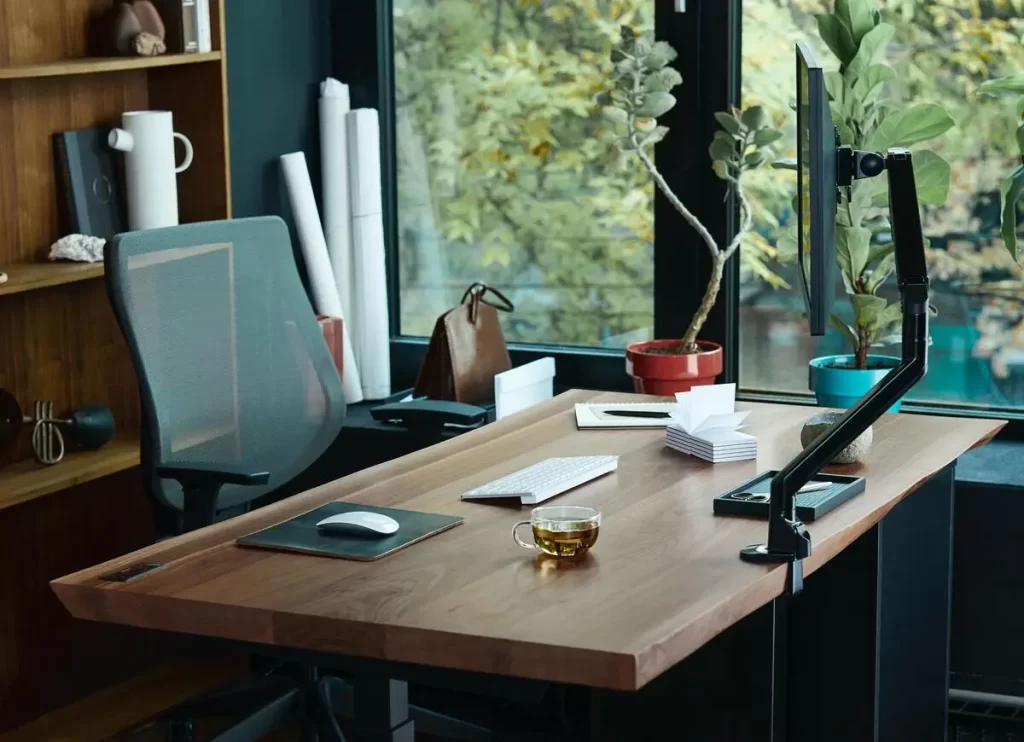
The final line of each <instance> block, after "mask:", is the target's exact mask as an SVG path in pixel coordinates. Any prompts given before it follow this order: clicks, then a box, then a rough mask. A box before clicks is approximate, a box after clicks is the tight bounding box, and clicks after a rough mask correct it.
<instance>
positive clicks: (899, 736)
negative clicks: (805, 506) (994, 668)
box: [53, 391, 1002, 742]
mask: <svg viewBox="0 0 1024 742" xmlns="http://www.w3.org/2000/svg"><path fill="white" fill-rule="evenodd" d="M623 398H624V396H623V395H610V394H599V393H593V392H579V391H576V392H570V393H567V394H563V395H561V396H559V397H557V398H555V399H554V400H551V401H550V402H548V403H545V404H543V405H540V406H538V407H535V408H532V409H530V410H527V411H526V412H523V413H520V414H518V415H515V416H513V417H511V418H507V419H505V420H503V421H500V422H498V423H495V424H492V425H489V426H487V427H485V428H483V429H481V430H478V431H475V432H472V433H469V434H467V435H463V436H460V437H458V438H456V439H453V440H449V441H446V442H444V443H442V444H439V445H437V446H434V447H431V448H428V449H425V450H423V451H420V452H417V453H415V454H411V455H409V456H406V457H404V458H401V459H397V460H395V461H392V462H390V463H387V464H384V465H381V466H378V467H375V468H373V469H368V470H366V471H363V472H359V473H357V474H354V475H352V476H349V477H346V478H344V479H340V480H338V481H336V482H332V483H330V484H327V485H325V486H323V487H320V488H318V489H315V490H311V491H309V492H305V493H303V494H301V495H298V496H295V497H292V498H290V499H288V500H286V501H283V502H281V503H279V504H277V505H274V506H271V507H267V508H264V509H261V510H258V511H256V512H253V513H250V514H248V515H245V516H242V517H239V518H235V519H233V520H231V521H228V522H225V523H221V524H218V525H215V526H212V527H209V528H206V529H203V530H201V531H198V532H194V533H191V534H187V535H185V536H182V537H179V538H176V539H173V540H170V541H165V542H162V543H159V544H156V545H154V546H152V547H149V548H147V549H143V550H141V551H138V552H135V553H134V554H130V555H128V556H126V557H124V558H122V559H118V560H114V561H111V562H108V563H106V564H103V565H100V566H97V567H94V568H92V569H88V570H85V571H82V572H79V573H77V574H74V575H71V576H68V577H64V578H62V579H59V580H56V581H54V582H53V588H54V590H55V591H56V592H57V594H58V596H59V597H60V599H61V600H62V601H63V603H64V605H65V606H66V607H67V608H68V610H69V611H70V612H71V613H72V614H73V615H75V616H76V617H79V618H84V619H91V620H95V621H106V622H113V623H121V624H129V625H132V626H140V627H146V628H152V629H158V630H164V631H169V632H185V633H190V634H199V635H204V636H207V637H214V638H216V639H217V640H219V641H222V642H224V643H225V644H239V645H244V646H249V647H251V648H253V650H254V651H259V652H260V653H264V654H275V653H280V654H282V655H289V656H306V657H308V658H312V659H315V660H316V661H317V663H318V664H321V665H327V666H329V665H330V664H331V663H332V662H336V663H337V665H338V666H340V667H346V666H352V665H351V664H350V665H346V663H354V666H357V667H359V668H361V669H360V670H359V673H365V672H369V673H370V675H371V676H372V675H373V674H374V673H376V674H378V675H377V677H378V678H380V677H390V678H397V679H398V681H401V680H404V679H406V678H413V679H414V680H415V679H416V678H417V677H422V676H423V674H424V672H437V670H431V668H447V669H448V670H449V671H451V670H455V671H459V673H457V674H461V673H468V674H469V675H467V676H466V677H469V678H470V679H472V678H473V677H479V676H476V675H473V674H475V673H484V674H487V675H492V676H493V675H498V676H512V677H518V678H525V679H530V680H533V681H547V682H552V683H558V684H565V685H568V686H569V687H571V688H574V690H573V691H572V692H573V693H574V694H578V693H581V691H580V690H579V687H580V686H583V687H589V688H592V689H594V690H593V693H592V694H591V704H592V711H591V713H590V716H589V718H590V722H589V724H588V726H589V727H590V729H589V733H590V735H591V737H593V738H600V739H607V740H615V741H616V742H630V741H631V740H640V739H659V740H660V739H666V740H667V739H672V740H690V739H693V740H700V742H705V741H706V742H720V741H724V740H736V741H738V742H748V741H750V740H754V741H756V740H762V739H768V737H769V732H768V729H769V721H768V709H769V702H770V697H771V684H770V682H769V678H770V670H771V663H772V656H771V647H772V633H771V632H772V625H771V606H770V604H771V602H772V600H773V599H775V598H776V597H778V596H779V595H780V594H781V593H782V591H783V585H784V576H785V569H783V568H781V567H768V566H759V565H751V564H747V563H745V562H742V561H740V559H739V558H738V556H737V554H738V551H739V549H740V547H742V546H744V545H746V544H749V543H753V542H758V541H762V540H763V539H764V537H765V533H766V528H765V524H764V522H762V521H756V520H744V519H737V518H723V517H714V516H713V515H712V510H711V508H712V504H711V500H712V497H713V496H714V495H715V494H717V493H720V492H723V491H725V490H727V489H729V488H731V487H733V486H735V485H736V484H738V483H739V482H741V481H742V480H744V479H746V478H748V477H750V476H752V475H754V474H755V473H756V472H758V471H761V470H765V469H768V468H777V467H780V466H781V465H783V464H784V463H786V462H787V461H788V460H789V459H790V458H791V457H792V456H793V455H794V454H795V453H797V451H798V449H799V432H800V427H801V424H802V423H803V421H804V420H805V419H806V418H807V417H808V415H809V414H810V412H811V411H810V410H808V409H807V408H801V407H793V406H778V405H762V404H751V405H745V406H743V407H744V408H746V409H750V410H751V416H750V418H749V421H750V430H751V432H753V433H754V434H756V436H757V439H758V445H759V457H758V460H757V462H756V464H755V463H754V462H743V463H730V464H719V465H716V466H712V465H710V464H706V463H703V462H700V461H698V460H696V459H692V458H689V457H686V456H683V455H682V454H678V453H675V452H673V451H671V450H668V449H666V448H664V446H663V436H664V433H663V431H661V430H648V431H644V430H639V431H638V430H633V431H577V430H576V429H575V423H574V417H573V413H572V407H573V403H574V402H583V401H612V400H622V399H623ZM626 398H628V397H626ZM1001 426H1002V423H1001V422H999V421H990V420H963V419H950V418H938V417H921V416H910V415H886V416H885V417H884V418H883V419H882V420H880V421H879V422H878V423H877V424H876V425H875V442H874V446H873V448H872V451H871V454H870V457H869V459H868V461H867V462H866V463H865V464H864V465H862V466H860V467H855V468H851V467H847V468H845V469H844V471H851V470H852V471H857V472H858V473H860V474H863V475H864V476H866V477H867V481H868V485H867V491H866V492H865V493H864V494H862V495H859V496H858V497H856V498H854V499H853V500H851V501H850V502H848V503H847V504H845V505H843V506H842V507H840V508H838V509H837V510H835V511H833V512H832V513H831V514H829V515H828V516H826V517H824V518H822V519H821V520H819V521H817V522H815V523H813V524H811V525H810V532H811V534H812V537H813V543H814V554H813V555H812V556H811V557H810V559H808V560H807V561H806V563H805V574H806V575H807V582H806V586H805V590H804V592H803V593H802V594H801V595H799V596H798V597H797V598H795V599H794V601H793V603H792V606H791V616H792V618H791V620H792V625H793V629H794V636H795V637H796V639H795V643H796V644H797V646H796V647H794V651H793V652H791V653H790V660H791V668H790V675H791V677H792V683H791V686H790V687H791V696H790V697H791V706H790V708H791V709H792V710H791V717H792V722H791V723H792V730H793V733H792V735H791V737H792V739H799V740H808V741H810V740H813V741H814V742H836V741H838V740H850V742H865V740H871V739H878V740H884V741H885V742H897V741H898V742H912V741H914V740H922V742H936V740H942V739H944V738H945V709H946V688H947V677H948V668H947V666H948V660H947V654H948V650H947V647H948V629H949V600H950V558H951V533H952V521H951V515H952V498H953V467H954V466H955V461H956V458H957V457H958V456H959V455H960V454H962V453H963V452H965V451H967V450H968V449H970V448H972V447H974V446H976V445H979V444H981V443H983V442H985V441H987V440H988V439H990V438H991V437H992V436H993V435H994V434H995V433H996V432H997V431H998V430H999V428H1000V427H1001ZM578 454H618V455H619V456H620V457H621V458H620V460H619V469H618V472H617V473H616V474H613V475H610V476H608V477H604V478H602V479H600V480H598V481H596V482H592V483H590V484H588V485H586V486H584V487H582V488H580V489H578V490H575V491H573V492H570V493H567V494H565V495H562V496H561V497H559V498H558V500H557V502H558V503H560V504H569V503H572V504H583V505H590V506H593V507H596V508H599V509H600V510H601V511H602V513H603V514H604V519H603V524H602V528H601V534H600V538H599V540H598V543H597V546H596V547H595V549H594V551H593V553H592V554H591V555H590V557H589V558H588V559H587V560H586V561H584V562H582V563H578V564H566V565H562V564H558V563H554V562H550V561H535V560H534V559H533V558H532V557H531V555H530V554H529V553H528V552H526V551H525V550H523V549H521V548H519V547H517V546H516V545H515V544H514V543H513V541H512V536H511V528H512V524H513V523H515V522H516V521H517V520H520V519H521V518H524V517H527V513H528V509H527V508H523V509H519V508H514V507H513V508H508V507H501V506H497V505H494V504H488V503H480V502H463V501H461V500H460V499H459V494H460V493H461V492H464V491H465V490H468V489H470V488H471V487H473V486H475V485H478V484H481V483H483V482H486V481H488V480H491V479H494V478H496V477H498V476H501V475H503V474H506V473H508V472H511V471H513V470H516V469H519V468H521V467H523V466H526V465H528V464H532V463H534V462H536V461H538V460H541V459H544V458H547V457H550V456H570V455H578ZM338 499H347V500H352V501H355V502H365V503H371V504H375V505H384V506H391V507H404V508H410V509H418V510H426V511H433V512H440V513H450V514H455V515H461V516H464V517H465V519H466V521H465V523H464V524H463V525H461V526H459V527H457V528H455V529H453V530H451V531H449V532H447V533H444V534H441V535H440V536H437V537H435V538H432V539H429V540H428V541H425V542H423V543H420V544H418V545H415V546H413V547H410V548H408V549H406V550H405V551H402V552H400V553H397V554H395V555H392V556H390V557H388V558H385V559H383V560H381V561H379V562H376V563H357V562H348V561H340V560H334V559H328V558H318V557H311V556H302V555H295V554H285V553H273V552H269V551H262V550H254V549H243V548H239V547H237V546H235V545H234V540H235V538H236V537H237V536H240V535H242V534H245V533H249V532H251V531H255V530H257V529H260V528H264V527H266V526H269V525H271V524H273V523H276V522H279V521H282V520H285V519H288V518H291V517H293V516H295V515H297V514H299V513H302V512H305V511H307V510H310V509H312V508H314V507H316V506H318V505H320V504H322V503H326V502H330V501H332V500H338ZM142 561H155V562H161V563H163V565H164V566H163V567H161V568H159V569H157V570H155V571H153V572H150V573H148V574H146V575H145V576H143V577H140V578H138V579H136V580H135V581H132V582H129V583H112V582H104V581H101V580H99V579H98V577H99V576H100V575H102V574H105V573H109V572H112V571H114V570H116V569H119V568H122V567H125V566H128V565H130V564H134V563H136V562H142ZM361 677H364V675H362V674H359V675H357V681H356V682H361V681H360V680H358V678H361ZM388 687H389V688H390V690H391V691H395V690H396V689H397V690H398V692H397V693H395V692H392V693H391V696H390V697H391V698H392V699H394V703H386V704H384V707H382V706H381V705H380V704H378V703H370V704H368V706H371V707H373V711H374V713H376V714H377V719H378V721H380V722H381V724H380V726H381V727H383V729H380V728H379V729H378V731H381V732H383V735H380V736H377V735H374V736H372V738H373V739H395V740H406V739H411V734H410V729H409V727H410V726H411V724H409V723H406V716H405V714H406V713H407V712H406V708H405V703H404V700H403V693H402V692H401V691H402V684H401V682H395V681H391V682H390V683H388ZM359 693H360V691H359V688H358V686H357V688H356V698H357V699H358V698H359ZM356 711H357V713H359V711H360V709H359V705H358V703H357V708H356ZM364 711H366V712H367V713H366V715H367V717H369V715H370V712H369V711H367V709H364ZM364 721H365V722H366V723H372V721H371V720H370V719H369V718H366V719H364ZM691 734H692V736H691Z"/></svg>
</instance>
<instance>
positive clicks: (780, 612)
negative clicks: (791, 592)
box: [771, 595, 796, 742]
mask: <svg viewBox="0 0 1024 742" xmlns="http://www.w3.org/2000/svg"><path fill="white" fill-rule="evenodd" d="M794 599H796V598H794ZM790 600H791V598H790V596H786V595H784V596H782V597H781V598H776V599H775V600H773V601H772V705H771V718H772V723H771V742H789V703H790V699H789V690H790V689H789V684H790V678H789V653H790V651H791V648H792V646H793V645H792V643H791V642H790V636H789V632H790V626H789V601H790Z"/></svg>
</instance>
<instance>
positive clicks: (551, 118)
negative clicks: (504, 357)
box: [394, 0, 678, 345]
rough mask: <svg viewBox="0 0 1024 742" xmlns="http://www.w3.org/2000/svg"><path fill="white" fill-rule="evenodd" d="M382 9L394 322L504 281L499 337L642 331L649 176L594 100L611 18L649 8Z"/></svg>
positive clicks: (611, 33)
mask: <svg viewBox="0 0 1024 742" xmlns="http://www.w3.org/2000/svg"><path fill="white" fill-rule="evenodd" d="M394 6H395V7H394V37H395V45H394V49H395V52H394V54H395V56H394V67H395V99H396V104H397V106H396V108H397V111H396V127H397V137H396V139H397V145H398V149H397V153H396V154H397V159H398V163H397V164H398V189H399V204H400V207H399V209H398V218H399V243H400V249H399V261H400V266H399V275H400V280H401V298H402V302H401V311H402V328H403V332H406V333H410V334H424V335H427V334H429V333H430V332H431V331H432V329H433V324H434V321H435V319H436V317H437V315H438V314H440V313H441V312H442V311H444V310H446V309H448V308H450V307H451V306H452V305H453V304H454V303H455V302H457V301H458V300H459V297H460V296H461V295H462V291H463V290H464V289H465V286H466V285H468V284H469V283H470V282H472V281H475V280H482V281H485V282H487V283H488V284H491V285H494V286H497V287H499V288H501V289H503V290H507V291H511V292H512V295H513V298H514V299H515V303H516V311H515V313H513V314H512V315H511V316H510V317H508V318H505V317H503V319H505V320H506V321H507V323H506V324H505V334H506V337H507V338H508V339H509V340H510V341H522V342H552V341H555V342H565V343H572V344H585V345H597V344H600V343H601V342H602V340H603V339H604V338H605V337H608V336H619V335H622V334H625V333H629V332H635V331H637V330H641V331H642V330H643V329H644V328H647V327H650V326H651V321H652V307H653V304H652V299H651V297H652V285H653V280H654V278H653V239H654V204H653V198H654V188H653V185H652V184H651V182H650V178H649V176H648V175H647V173H646V172H645V171H644V169H643V167H642V166H641V165H640V164H639V163H637V162H636V161H635V160H633V159H630V158H628V157H624V156H623V155H622V153H620V152H619V150H618V148H617V146H616V142H615V141H614V139H610V140H609V139H606V138H605V137H604V134H606V133H607V132H608V131H609V129H610V128H611V126H610V125H609V122H608V121H607V120H606V119H605V118H604V115H603V111H601V110H598V107H596V106H595V105H594V103H593V101H594V95H595V94H596V93H597V92H598V91H600V90H601V89H602V88H604V87H605V85H606V82H607V80H608V78H609V77H610V76H612V75H613V74H615V65H614V63H613V62H612V61H611V59H610V57H609V53H610V50H611V49H612V47H613V46H614V45H616V44H617V43H618V41H619V32H620V25H622V24H624V23H625V24H630V25H634V26H636V27H637V28H641V29H645V30H647V29H650V28H652V27H653V22H654V19H653V5H652V4H651V3H650V2H649V0H549V1H547V2H543V3H542V2H532V1H531V0H429V1H428V0H399V1H398V2H396V3H394ZM659 53H662V54H663V53H664V52H663V51H662V52H659ZM666 69H667V68H666ZM677 74H678V73H675V72H674V71H669V72H668V78H667V79H668V81H669V82H671V81H672V79H674V78H673V75H677ZM665 80H666V78H665V77H664V76H663V77H662V78H661V83H660V84H661V85H663V86H664V84H665ZM606 103H607V104H609V105H610V104H612V103H613V101H611V100H610V99H609V100H608V101H607V102H606ZM647 136H649V137H650V136H653V138H654V139H656V138H657V136H659V134H658V133H657V132H650V133H648V135H647ZM620 342H621V341H620Z"/></svg>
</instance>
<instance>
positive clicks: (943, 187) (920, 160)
mask: <svg viewBox="0 0 1024 742" xmlns="http://www.w3.org/2000/svg"><path fill="white" fill-rule="evenodd" d="M951 178H952V168H950V166H949V163H948V162H946V161H945V160H944V159H943V158H942V156H941V155H938V154H936V153H935V152H932V151H931V150H927V149H926V150H921V151H920V152H915V153H914V181H915V182H916V183H917V199H918V201H920V202H921V203H923V204H928V205H929V206H944V205H945V204H946V199H947V198H949V183H950V179H951Z"/></svg>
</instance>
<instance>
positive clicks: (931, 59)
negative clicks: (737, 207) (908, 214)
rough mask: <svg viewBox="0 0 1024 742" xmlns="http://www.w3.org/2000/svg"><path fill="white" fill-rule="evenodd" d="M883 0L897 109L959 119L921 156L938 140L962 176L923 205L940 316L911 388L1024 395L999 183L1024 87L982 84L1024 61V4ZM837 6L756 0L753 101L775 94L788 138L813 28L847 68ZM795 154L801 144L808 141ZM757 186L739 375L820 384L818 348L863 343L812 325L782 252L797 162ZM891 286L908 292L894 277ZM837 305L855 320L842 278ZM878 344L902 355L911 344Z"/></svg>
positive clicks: (749, 0) (751, 25)
mask: <svg viewBox="0 0 1024 742" xmlns="http://www.w3.org/2000/svg"><path fill="white" fill-rule="evenodd" d="M872 4H873V5H874V4H875V3H872ZM877 5H878V7H879V8H880V10H881V14H882V20H883V21H884V22H886V23H889V24H891V25H892V26H893V27H894V35H893V41H892V43H891V44H890V46H889V50H888V55H887V61H888V63H889V64H890V65H891V66H892V67H893V68H894V70H895V72H896V76H895V78H894V79H893V80H892V81H891V82H888V83H886V84H885V88H884V90H885V93H884V94H885V95H886V96H888V97H889V98H891V100H892V103H893V110H894V111H897V112H898V111H906V110H908V109H909V108H910V107H911V106H915V105H919V104H925V103H937V104H939V105H941V106H942V107H944V108H945V109H946V110H947V111H948V112H949V113H950V114H951V115H952V117H953V119H954V120H955V121H956V122H957V123H958V126H956V127H955V128H953V129H951V130H950V131H948V132H946V133H945V134H943V135H942V136H940V137H938V138H937V139H932V140H929V141H927V142H921V143H918V144H915V145H914V146H913V149H914V150H915V153H916V159H917V160H918V165H920V161H921V159H922V155H921V154H920V150H921V149H929V150H931V151H933V152H935V153H937V154H939V155H941V156H942V157H943V158H944V159H945V160H947V161H948V162H949V164H950V166H951V168H952V177H951V186H950V189H949V195H948V199H947V201H946V203H945V205H942V206H939V205H928V204H926V205H924V206H923V210H922V214H923V217H924V228H925V233H926V237H927V238H928V240H929V242H930V245H929V248H928V264H929V270H930V273H931V276H932V303H933V304H934V305H935V307H936V308H937V309H938V316H937V317H935V318H934V319H933V320H932V339H933V344H932V348H931V362H930V366H929V371H928V375H927V377H926V378H925V379H924V380H923V381H922V382H920V383H919V384H918V385H917V387H916V388H915V389H914V391H913V392H912V393H911V395H910V399H913V400H918V401H940V402H948V403H957V404H965V405H977V406H982V407H986V408H988V407H1015V406H1021V405H1024V304H1022V299H1024V284H1022V283H1021V281H1020V270H1019V269H1018V268H1017V267H1016V265H1015V264H1014V262H1013V260H1012V259H1011V258H1010V257H1009V254H1008V252H1007V250H1006V248H1005V246H1004V242H1003V240H1002V238H1001V236H1000V194H999V189H1000V182H1001V180H1002V179H1003V178H1004V177H1006V176H1007V175H1009V174H1010V173H1011V172H1012V171H1013V169H1014V168H1015V167H1016V165H1018V164H1020V161H1019V153H1018V150H1017V144H1016V141H1015V134H1014V132H1015V129H1016V125H1017V112H1016V110H1015V108H1016V103H1017V100H1016V98H1015V97H1008V98H1000V99H992V98H989V99H979V98H977V97H976V96H975V90H976V88H977V86H978V85H979V84H980V83H981V82H983V81H985V80H987V79H990V78H993V77H1000V76H1004V75H1009V74H1016V73H1018V72H1019V71H1020V70H1021V69H1024V46H1022V44H1021V42H1022V33H1024V19H1022V18H1018V17H1017V15H1018V13H1017V12H1016V11H1015V10H1014V6H1015V3H1013V2H998V1H997V2H978V0H887V1H886V2H878V3H877ZM831 7H832V2H831V0H793V1H792V2H787V3H780V2H777V0H743V68H742V75H743V98H744V103H745V104H753V103H760V104H762V105H765V106H767V107H768V108H769V109H770V111H771V113H772V115H773V116H774V117H775V118H776V121H777V122H779V123H782V122H785V131H786V134H787V138H786V139H785V140H783V141H785V142H789V143H790V144H791V146H794V147H795V114H794V113H793V112H792V111H791V109H790V101H791V99H792V98H793V95H794V93H793V84H794V77H795V62H794V61H793V45H794V43H795V42H796V41H798V40H806V41H808V42H809V43H810V44H811V45H812V46H813V47H814V48H815V50H816V51H817V52H818V55H819V57H820V59H821V60H822V61H823V63H824V64H825V66H826V68H827V69H833V70H836V69H838V67H839V62H838V60H837V59H836V57H835V56H834V55H833V54H832V53H831V52H830V51H829V49H828V47H827V46H826V45H825V44H824V43H822V42H821V40H820V38H819V36H818V32H817V23H816V21H815V18H814V13H818V12H822V11H825V10H826V9H830V8H831ZM785 154H787V155H788V156H795V150H792V149H791V151H790V152H788V153H785ZM940 180H941V179H940ZM918 181H919V182H918V188H919V192H923V190H924V186H927V185H928V183H927V182H926V179H924V178H922V176H921V174H920V173H919V175H918ZM752 186H753V190H754V191H755V200H756V204H757V207H758V208H759V217H758V234H757V235H756V236H755V238H754V239H753V240H752V242H751V246H748V247H746V248H745V249H746V255H744V256H743V285H742V291H741V306H740V382H741V385H742V386H743V388H745V389H747V390H765V391H778V392H801V393H807V378H808V373H807V362H808V361H809V360H810V359H811V358H814V357H817V356H826V355H833V354H844V353H851V352H852V344H851V341H850V340H848V339H847V337H846V336H845V335H844V334H842V333H841V332H840V331H838V330H836V329H831V330H830V331H829V334H828V335H827V336H826V337H824V338H811V337H809V336H808V334H807V323H806V320H805V319H804V316H803V315H804V306H803V303H802V299H801V296H800V293H799V284H798V276H797V274H796V272H795V270H794V267H793V266H789V265H783V264H780V262H779V261H778V260H777V257H778V255H777V254H776V249H777V248H778V247H782V246H784V245H785V244H786V241H785V240H784V241H783V242H782V243H780V242H779V238H780V237H781V236H783V235H785V234H786V233H787V232H788V231H789V230H790V228H791V226H792V221H793V212H792V209H791V207H790V199H791V198H792V196H793V194H794V193H795V188H796V186H795V175H794V174H793V173H788V172H780V171H774V172H762V173H759V174H758V175H757V179H756V182H754V183H752ZM883 198H884V196H883ZM932 200H941V198H938V199H935V198H934V197H932ZM879 213H881V214H884V211H883V212H879ZM873 231H874V232H875V234H874V237H873V241H872V245H873V246H875V247H877V248H879V249H880V248H881V246H882V245H884V243H885V239H886V234H885V230H884V226H881V227H879V226H877V225H876V227H875V229H874V230H873ZM787 286H788V287H789V288H787ZM880 293H881V295H882V296H883V297H885V298H886V299H887V300H889V301H890V302H892V301H895V300H896V298H897V292H896V289H895V281H894V279H893V278H892V277H890V278H889V279H888V280H887V281H886V282H885V283H884V284H883V289H882V290H881V292H880ZM835 315H836V316H837V317H838V318H839V319H841V320H843V321H845V322H847V323H850V322H851V321H852V319H853V311H852V308H851V305H850V300H849V297H848V296H847V295H846V290H845V288H844V287H843V286H842V285H837V287H836V304H835ZM870 352H871V353H882V354H889V355H897V356H898V355H899V346H898V345H888V346H884V345H883V346H878V347H871V348H870Z"/></svg>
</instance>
